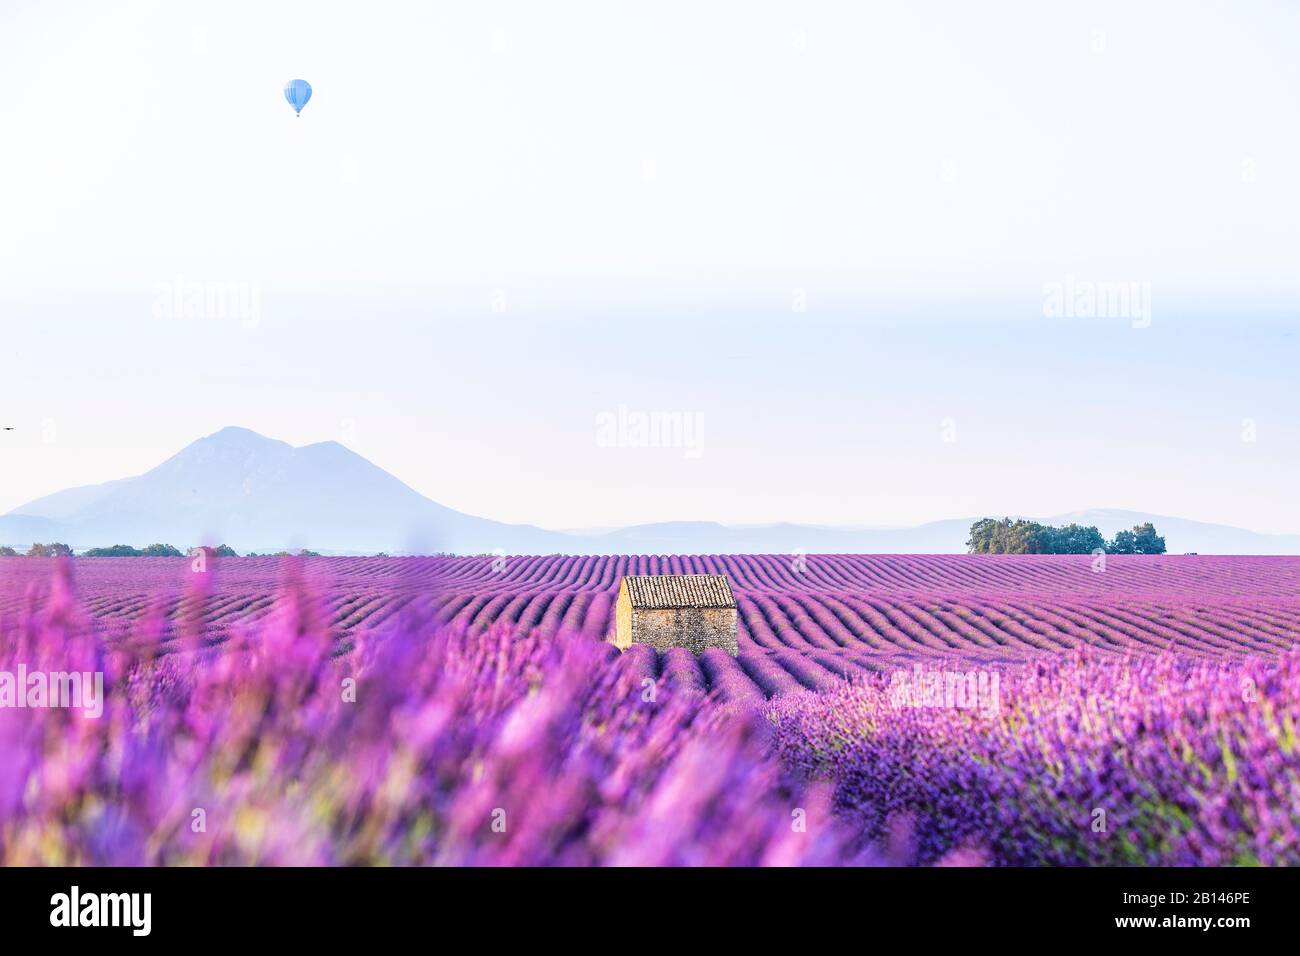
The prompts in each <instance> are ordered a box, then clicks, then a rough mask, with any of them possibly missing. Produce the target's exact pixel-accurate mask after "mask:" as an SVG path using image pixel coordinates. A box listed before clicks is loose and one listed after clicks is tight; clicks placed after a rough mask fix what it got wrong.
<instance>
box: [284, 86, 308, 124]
mask: <svg viewBox="0 0 1300 956" xmlns="http://www.w3.org/2000/svg"><path fill="white" fill-rule="evenodd" d="M284 98H285V99H286V100H288V101H289V105H290V106H292V107H293V110H294V112H295V113H297V114H298V115H299V116H301V115H302V108H303V107H304V106H306V105H307V101H308V100H309V99H311V84H310V83H308V82H307V81H306V80H290V81H289V82H288V83H286V84H284Z"/></svg>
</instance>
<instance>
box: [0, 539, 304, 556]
mask: <svg viewBox="0 0 1300 956" xmlns="http://www.w3.org/2000/svg"><path fill="white" fill-rule="evenodd" d="M200 550H201V551H204V552H206V553H207V555H208V557H210V558H237V557H239V554H238V553H237V552H236V551H235V549H234V548H232V547H230V545H227V544H222V545H217V546H216V547H212V546H211V545H199V547H197V548H191V549H190V550H189V551H188V552H186V551H182V550H180V548H177V547H175V546H174V545H170V544H151V545H148V546H147V547H144V548H134V547H132V546H131V545H129V544H114V545H110V546H109V547H107V548H88V549H87V550H85V551H83V552H82V553H81V556H82V557H83V558H184V557H187V556H189V555H191V554H193V553H194V552H195V551H200ZM284 553H287V552H284ZM302 553H303V554H309V553H310V552H305V551H304V552H302ZM74 556H75V554H74V552H73V550H72V548H71V546H69V545H66V544H64V543H63V542H62V541H51V542H49V543H48V544H42V543H41V542H36V543H34V544H33V545H32V546H31V547H30V548H28V549H27V552H26V553H25V554H24V555H22V557H28V558H58V557H69V558H71V557H74ZM15 557H19V554H18V552H17V551H15V550H14V549H13V548H8V547H0V558H15ZM249 557H256V555H249Z"/></svg>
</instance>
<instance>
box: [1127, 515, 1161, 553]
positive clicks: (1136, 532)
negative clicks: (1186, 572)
mask: <svg viewBox="0 0 1300 956" xmlns="http://www.w3.org/2000/svg"><path fill="white" fill-rule="evenodd" d="M1133 543H1134V550H1135V551H1137V553H1138V554H1164V553H1165V539H1164V538H1162V537H1160V535H1158V534H1156V528H1155V525H1153V524H1152V523H1151V522H1150V521H1148V522H1146V523H1145V524H1138V525H1134V526H1133Z"/></svg>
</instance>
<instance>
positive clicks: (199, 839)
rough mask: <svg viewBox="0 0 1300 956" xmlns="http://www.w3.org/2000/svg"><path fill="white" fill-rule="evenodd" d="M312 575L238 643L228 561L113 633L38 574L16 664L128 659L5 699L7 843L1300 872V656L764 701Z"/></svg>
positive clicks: (120, 859) (1047, 660)
mask: <svg viewBox="0 0 1300 956" xmlns="http://www.w3.org/2000/svg"><path fill="white" fill-rule="evenodd" d="M311 567H312V565H311V564H310V563H309V562H293V561H290V562H287V563H286V564H285V565H284V568H285V571H284V576H283V580H282V582H281V585H280V589H281V594H280V595H279V596H278V597H277V598H276V600H275V601H274V602H273V603H272V604H269V605H268V607H269V608H273V610H271V611H268V613H267V614H265V615H264V616H261V617H256V618H251V619H250V620H249V621H248V622H247V623H242V624H236V625H233V626H231V627H230V628H228V629H224V630H222V631H221V632H220V636H219V640H220V643H215V644H214V643H213V633H212V630H211V627H210V621H209V620H208V616H209V615H208V609H209V608H210V607H211V606H212V605H213V604H214V603H217V604H219V605H221V606H224V603H223V602H224V600H225V599H224V598H222V597H221V596H220V594H221V592H220V591H219V590H218V589H217V588H216V587H215V585H214V583H213V582H214V579H215V578H216V576H217V573H216V572H215V571H210V572H208V573H205V574H194V575H191V576H190V578H189V584H188V585H187V588H188V590H187V591H186V593H185V594H184V596H183V597H180V598H179V599H178V596H177V595H176V594H175V593H159V594H157V595H156V596H155V597H154V599H153V604H152V606H151V607H146V608H143V609H142V610H141V611H140V613H138V614H133V616H132V617H131V620H130V624H129V627H128V628H127V629H126V630H122V629H109V630H107V631H106V630H104V629H100V630H96V629H95V627H94V622H93V618H92V617H90V616H89V615H87V613H86V610H85V609H84V607H83V606H82V605H80V604H79V603H78V601H77V600H76V599H75V597H74V594H73V588H72V583H71V568H72V565H71V564H70V563H67V562H65V563H63V564H60V565H58V566H57V569H56V571H55V573H54V576H53V578H52V580H41V581H39V582H38V581H35V580H33V581H32V582H31V583H30V584H29V585H28V592H27V598H26V603H25V606H24V607H23V609H22V610H21V611H20V612H19V613H17V614H8V615H7V616H5V618H4V619H3V620H2V621H0V672H8V673H17V672H18V671H19V668H22V669H23V670H24V671H25V672H26V673H29V674H30V673H35V672H44V673H54V672H72V671H76V672H82V673H92V672H103V674H104V684H105V693H106V700H104V701H103V713H102V716H100V717H98V718H95V717H93V716H90V715H89V714H88V713H85V712H82V711H79V710H77V709H75V708H57V707H22V708H20V707H16V706H12V705H5V706H4V707H3V708H0V863H4V864H7V865H15V864H17V865H24V864H73V865H108V864H124V865H138V864H150V865H154V864H160V865H173V864H216V865H231V864H271V865H279V864H306V865H337V864H360V865H377V864H384V865H394V864H395V865H406V864H435V865H552V864H554V865H626V864H633V865H636V864H642V865H791V864H864V863H887V864H905V863H923V864H929V863H939V864H958V865H961V864H972V865H982V864H988V863H994V864H998V863H1011V864H1021V863H1030V864H1130V863H1151V864H1186V863H1206V864H1242V863H1247V864H1249V863H1263V864H1290V863H1296V862H1300V850H1297V830H1298V829H1300V754H1298V753H1297V748H1296V743H1297V741H1296V725H1297V718H1298V717H1300V714H1298V713H1297V711H1298V709H1300V708H1298V704H1300V654H1298V653H1297V652H1296V651H1294V650H1293V651H1291V652H1290V653H1287V654H1282V655H1280V656H1274V657H1273V658H1271V659H1269V660H1264V659H1245V660H1242V659H1237V660H1223V661H1217V662H1216V661H1207V660H1204V659H1200V660H1193V659H1183V658H1177V659H1176V658H1164V659H1160V658H1150V657H1146V658H1141V659H1132V660H1125V659H1123V658H1119V657H1116V656H1107V657H1101V656H1100V655H1098V656H1097V657H1095V658H1094V656H1093V652H1091V651H1079V652H1075V653H1073V654H1070V655H1064V656H1063V655H1059V654H1051V655H1049V654H1046V653H1044V654H1043V656H1042V657H1039V658H1036V659H1034V660H1033V661H1031V662H1030V663H1027V664H1025V663H1017V664H994V663H989V662H984V663H978V662H970V661H967V662H966V663H965V664H962V663H960V662H956V661H954V662H953V666H954V667H961V668H962V669H963V670H965V669H967V668H969V667H971V666H976V667H981V668H984V669H985V670H983V671H981V672H980V673H981V674H983V675H984V676H983V678H981V679H983V680H985V684H984V685H981V688H982V689H981V691H980V693H981V695H982V697H983V698H986V699H982V700H981V701H980V704H981V706H980V707H978V708H970V707H967V708H963V707H952V706H947V707H943V706H939V707H935V706H928V705H926V704H927V702H925V701H921V700H918V699H914V698H913V699H908V695H907V694H903V695H902V696H901V697H900V695H899V694H898V693H897V691H898V690H899V689H900V687H902V686H904V685H900V684H898V683H897V682H896V681H894V680H892V678H896V677H897V676H898V672H894V673H892V674H891V673H887V672H886V673H879V674H867V675H865V676H864V675H862V674H858V676H856V677H854V678H853V679H852V680H845V681H841V682H838V683H835V684H831V685H828V686H826V687H822V688H819V689H818V690H816V691H813V690H805V689H801V688H795V689H792V690H791V691H790V692H789V693H785V694H782V695H778V696H774V697H773V698H772V699H771V700H767V701H765V700H763V699H762V697H761V696H759V697H755V696H754V695H749V694H738V693H733V694H731V695H728V694H727V682H726V681H725V680H719V681H716V682H715V686H714V687H713V689H712V690H713V692H712V693H711V694H708V695H706V694H704V693H702V692H700V691H699V690H697V689H692V683H691V681H690V680H686V679H682V678H681V675H680V674H679V673H678V672H679V671H680V669H681V668H680V666H679V665H681V664H682V663H683V662H682V661H680V660H679V659H677V658H674V657H673V656H672V655H669V657H668V658H667V659H665V660H663V661H659V660H657V659H656V657H655V655H653V654H652V653H649V652H648V651H647V650H646V649H645V648H642V647H633V648H632V649H631V650H630V651H629V652H627V653H625V654H622V655H618V654H617V653H616V652H615V651H614V650H613V649H612V648H611V647H610V646H609V645H607V644H603V643H602V642H601V641H600V640H599V637H600V635H599V634H598V633H596V632H595V631H591V632H583V631H578V632H573V631H566V630H565V629H564V628H561V629H560V630H559V631H558V632H556V633H549V632H546V631H545V630H542V631H534V630H529V629H526V628H522V627H519V626H506V625H492V626H488V627H486V628H484V629H467V628H465V627H464V626H461V625H459V624H454V623H453V624H447V623H439V622H437V621H434V620H433V618H432V617H431V615H430V614H429V613H428V611H427V610H418V609H414V608H417V607H418V604H417V603H416V602H412V603H411V604H409V605H407V606H405V607H404V608H402V609H401V610H400V611H397V612H395V613H393V614H392V615H391V616H389V617H387V618H386V619H385V620H383V621H382V622H381V623H380V624H378V625H376V626H375V627H374V628H373V629H367V630H363V631H360V632H355V631H346V630H342V629H341V628H340V623H341V622H346V621H347V620H348V617H347V616H346V615H344V616H340V615H339V614H338V612H337V611H334V612H331V611H329V610H327V607H326V605H325V604H324V603H323V602H322V601H320V600H319V598H320V597H321V596H322V595H325V594H326V593H328V589H329V582H328V580H327V579H326V578H324V577H321V576H314V575H313V576H309V575H308V569H309V568H311ZM426 585H427V582H426ZM426 585H421V588H422V589H423V588H424V587H425V586H426ZM245 603H247V601H245ZM331 621H332V622H333V623H331ZM881 662H882V664H883V662H884V659H883V658H882V661H881ZM927 664H928V665H929V666H930V667H931V669H933V667H935V666H940V665H941V664H942V662H941V661H938V660H937V659H936V660H928V661H927ZM894 666H897V662H895V663H894ZM917 666H918V668H919V666H920V665H919V664H918V665H917ZM990 667H997V668H999V669H998V670H997V672H996V673H997V676H998V678H999V682H998V684H997V685H996V689H997V693H996V694H993V695H989V694H987V693H985V692H986V691H989V690H992V689H994V685H991V683H990V682H989V681H988V677H989V676H990V673H991V672H989V671H988V670H987V669H988V668H990ZM693 673H694V672H693V671H692V672H691V674H693ZM972 686H973V685H972ZM729 696H730V700H728V697H729ZM929 703H933V702H929Z"/></svg>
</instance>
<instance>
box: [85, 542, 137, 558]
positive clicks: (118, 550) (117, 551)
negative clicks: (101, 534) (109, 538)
mask: <svg viewBox="0 0 1300 956" xmlns="http://www.w3.org/2000/svg"><path fill="white" fill-rule="evenodd" d="M139 556H140V552H139V551H137V550H136V549H135V548H133V547H131V546H130V545H129V544H115V545H113V546H111V547H108V548H91V549H89V550H88V551H87V552H86V557H88V558H138V557H139Z"/></svg>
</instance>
